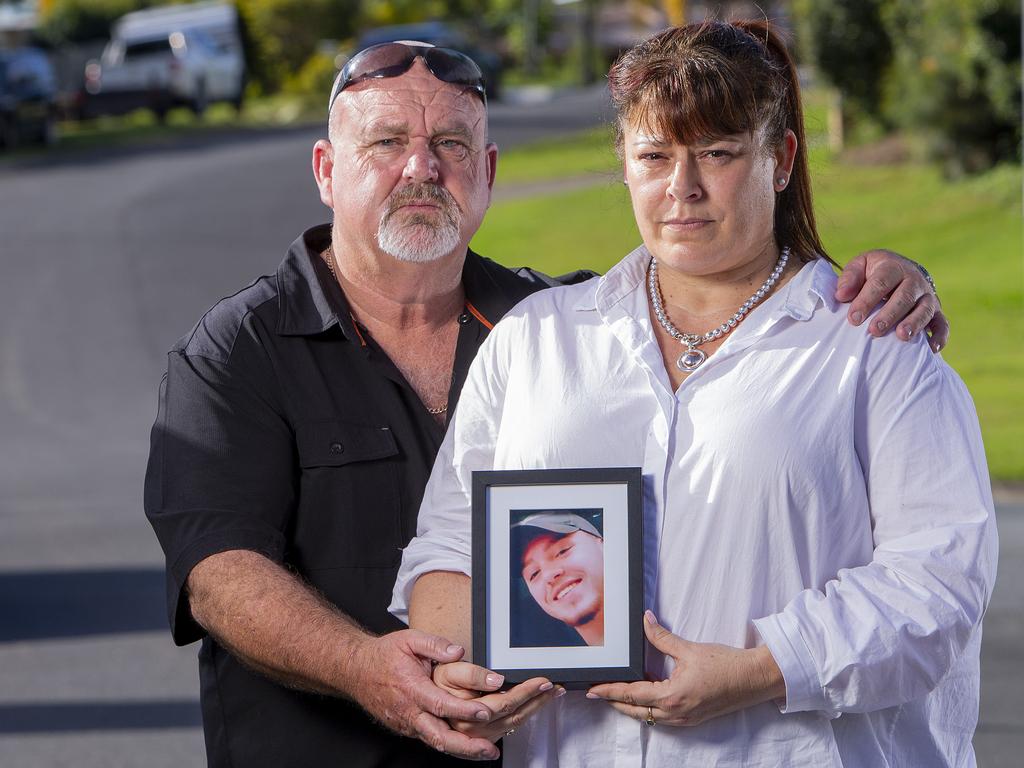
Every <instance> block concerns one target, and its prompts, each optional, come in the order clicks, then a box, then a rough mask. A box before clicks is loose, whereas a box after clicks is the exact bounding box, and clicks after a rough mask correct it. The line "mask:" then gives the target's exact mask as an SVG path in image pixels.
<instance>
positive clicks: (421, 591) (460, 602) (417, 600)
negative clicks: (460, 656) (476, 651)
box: [409, 571, 473, 661]
mask: <svg viewBox="0 0 1024 768" xmlns="http://www.w3.org/2000/svg"><path fill="white" fill-rule="evenodd" d="M471 601H472V587H471V583H470V579H469V577H468V576H466V575H465V574H464V573H452V572H450V571H432V572H430V573H425V574H423V575H422V576H420V577H419V578H418V579H417V580H416V583H415V584H413V587H412V597H411V599H410V600H409V627H410V628H411V629H419V630H422V631H425V632H431V631H433V630H428V629H427V627H446V628H447V629H446V631H445V632H443V633H441V636H442V637H447V638H448V639H449V640H451V641H452V642H453V643H457V644H458V645H461V646H462V647H463V648H465V649H466V655H465V659H466V660H467V661H471V660H472V658H473V655H472V645H471V644H472V640H473V632H472V627H471V622H470V615H471V613H472V611H471V605H472V602H471Z"/></svg>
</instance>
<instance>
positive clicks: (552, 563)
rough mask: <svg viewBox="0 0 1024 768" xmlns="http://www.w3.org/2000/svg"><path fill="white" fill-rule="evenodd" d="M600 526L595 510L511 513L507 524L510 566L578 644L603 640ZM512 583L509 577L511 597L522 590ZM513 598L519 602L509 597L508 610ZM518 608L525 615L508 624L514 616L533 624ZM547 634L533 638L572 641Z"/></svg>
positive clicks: (539, 641) (545, 642)
mask: <svg viewBox="0 0 1024 768" xmlns="http://www.w3.org/2000/svg"><path fill="white" fill-rule="evenodd" d="M600 526H601V510H542V511H529V512H518V513H517V512H513V522H512V526H511V527H512V534H513V535H512V548H513V559H512V570H513V571H514V572H515V571H516V570H517V569H518V572H519V574H520V575H521V578H522V585H525V587H526V590H527V591H528V594H529V595H530V597H532V599H533V601H534V602H535V603H536V604H537V606H539V607H540V609H541V610H542V611H543V612H544V613H545V614H547V615H548V616H550V617H551V618H553V619H556V620H557V621H559V622H561V623H562V624H563V625H565V626H566V627H571V628H572V630H573V631H574V632H575V633H576V634H578V636H579V638H580V639H582V641H583V642H582V644H584V645H592V646H600V645H604V536H603V533H602V530H601V528H600ZM516 582H517V580H516V579H513V586H512V588H513V596H515V595H516V594H519V595H522V594H523V590H522V588H521V586H522V585H517V583H516ZM528 599H529V598H527V600H528ZM517 602H518V603H519V604H522V603H523V602H524V601H523V600H515V599H513V601H512V605H513V606H514V608H513V611H515V610H516V609H515V606H516V605H517ZM522 613H523V614H525V616H524V615H520V616H518V617H517V616H513V617H512V623H513V625H515V624H516V623H517V621H516V620H517V618H518V619H525V623H533V624H536V623H537V622H535V621H531V620H530V619H529V612H527V611H523V612H522ZM519 623H520V624H522V623H524V622H523V621H520V622H519ZM552 633H553V630H552ZM552 633H549V634H547V635H545V636H544V637H543V639H541V638H538V639H537V640H535V642H536V643H537V644H538V645H574V644H577V643H578V641H577V640H576V639H575V638H574V637H573V636H572V635H571V634H570V635H568V639H565V640H561V641H560V640H559V639H558V637H557V636H554V635H553V634H552ZM514 634H518V633H514ZM520 636H521V635H520ZM524 644H526V643H524Z"/></svg>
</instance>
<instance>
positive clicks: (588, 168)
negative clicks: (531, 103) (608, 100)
mask: <svg viewBox="0 0 1024 768" xmlns="http://www.w3.org/2000/svg"><path fill="white" fill-rule="evenodd" d="M612 138H613V136H612V129H611V128H610V127H602V128H594V129H592V130H589V131H585V132H583V133H578V134H575V135H572V136H563V137H561V138H558V139H552V140H549V141H541V142H537V143H535V144H531V145H530V146H529V147H528V148H526V149H513V150H510V151H509V152H502V153H500V154H499V156H498V176H497V183H498V184H499V185H505V184H519V183H525V182H537V181H547V180H549V179H565V178H570V177H573V176H588V175H592V174H595V175H596V174H602V175H605V174H607V175H609V176H614V178H616V179H618V178H620V177H619V176H618V169H619V161H618V159H617V158H616V157H615V151H614V150H613V149H612ZM506 158H507V159H506Z"/></svg>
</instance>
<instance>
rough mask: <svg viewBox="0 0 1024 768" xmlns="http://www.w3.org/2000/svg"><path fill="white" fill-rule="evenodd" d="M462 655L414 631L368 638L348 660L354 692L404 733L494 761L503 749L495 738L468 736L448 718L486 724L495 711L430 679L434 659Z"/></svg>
mask: <svg viewBox="0 0 1024 768" xmlns="http://www.w3.org/2000/svg"><path fill="white" fill-rule="evenodd" d="M463 653H464V650H463V648H462V647H461V646H458V645H453V644H451V643H450V642H449V641H447V640H445V639H443V638H441V637H437V636H436V635H428V634H425V633H423V632H418V631H417V630H414V629H406V630H402V631H400V632H392V633H391V634H388V635H382V636H381V637H367V638H366V639H365V640H364V641H363V642H360V643H359V644H358V645H357V646H356V647H355V650H354V651H353V652H352V654H351V656H350V658H349V660H348V663H347V666H348V669H349V674H350V675H351V678H352V679H353V680H354V681H355V683H356V684H355V685H354V686H353V687H352V689H351V694H352V695H353V697H354V698H355V700H356V701H357V702H358V703H359V705H360V706H361V707H363V709H365V710H366V711H367V712H369V713H370V714H371V715H372V716H373V717H374V718H376V719H377V720H378V721H380V722H381V723H382V724H383V725H385V726H386V727H387V728H390V729H391V730H393V731H396V732H397V733H400V734H402V735H403V736H412V737H415V738H417V739H420V740H421V741H423V742H424V743H426V744H428V745H429V746H431V747H433V748H434V749H436V750H438V751H439V752H445V753H447V754H450V755H455V756H457V757H462V758H466V759H469V760H494V759H495V758H497V757H498V756H499V752H498V748H497V747H495V746H494V744H493V743H491V740H489V739H487V738H482V737H477V736H472V735H467V734H465V733H462V732H460V731H458V730H455V729H454V728H452V726H450V725H449V724H448V723H447V722H446V720H449V719H450V720H452V721H453V722H459V721H469V722H477V723H480V722H484V723H486V722H490V721H491V720H492V719H493V715H492V711H491V710H490V709H489V708H488V707H487V706H486V705H485V704H484V703H483V702H481V701H480V700H476V701H465V700H463V699H462V698H459V697H457V696H454V695H452V694H451V693H449V692H448V691H446V690H442V689H441V688H439V687H438V686H436V685H435V684H434V682H433V681H432V680H431V670H432V666H433V665H432V662H438V663H441V664H444V663H450V662H455V661H458V660H459V659H461V658H462V655H463ZM500 684H501V683H500V682H499V683H498V685H500ZM505 730H507V729H505ZM502 733H504V731H502Z"/></svg>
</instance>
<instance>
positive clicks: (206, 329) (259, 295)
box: [171, 275, 278, 363]
mask: <svg viewBox="0 0 1024 768" xmlns="http://www.w3.org/2000/svg"><path fill="white" fill-rule="evenodd" d="M277 297H278V289H277V280H276V279H275V276H274V275H263V276H262V277H258V278H256V279H255V280H254V281H252V282H251V283H249V285H247V286H245V287H244V288H242V289H241V290H239V291H237V292H235V293H233V294H231V295H230V296H225V297H224V298H222V299H221V300H220V301H218V302H217V303H216V304H214V305H213V306H212V307H211V308H210V309H209V310H207V311H206V313H205V314H204V315H203V316H202V317H201V318H200V319H199V322H198V323H196V324H195V326H194V327H193V328H192V330H191V331H189V333H187V334H186V335H185V336H183V337H182V338H181V339H179V340H178V343H177V344H175V345H174V347H173V348H172V350H171V351H172V352H177V353H179V354H183V355H186V356H189V357H204V358H207V359H210V360H215V361H217V362H220V363H226V362H227V361H228V358H230V357H231V353H232V351H233V350H234V348H235V344H236V342H237V341H238V337H239V336H240V335H241V333H242V330H243V328H244V326H245V324H246V321H247V319H249V318H250V317H251V316H252V315H253V314H254V313H256V314H260V315H266V314H268V313H269V314H271V315H276V313H277V306H278V302H277ZM267 319H268V320H269V321H270V322H269V324H273V318H267Z"/></svg>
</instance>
